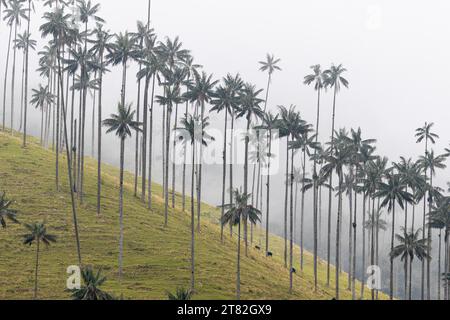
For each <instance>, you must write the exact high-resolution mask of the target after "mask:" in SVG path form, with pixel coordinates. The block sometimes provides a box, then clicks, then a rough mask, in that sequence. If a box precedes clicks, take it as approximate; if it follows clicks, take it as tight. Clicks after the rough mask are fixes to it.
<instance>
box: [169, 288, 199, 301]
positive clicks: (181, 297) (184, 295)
mask: <svg viewBox="0 0 450 320" xmlns="http://www.w3.org/2000/svg"><path fill="white" fill-rule="evenodd" d="M192 296H193V292H192V291H191V290H189V289H184V288H177V291H176V292H175V294H172V293H170V292H168V293H167V297H168V298H169V300H173V301H189V300H191V299H192Z"/></svg>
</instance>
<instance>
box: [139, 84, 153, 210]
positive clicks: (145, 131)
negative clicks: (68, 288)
mask: <svg viewBox="0 0 450 320" xmlns="http://www.w3.org/2000/svg"><path fill="white" fill-rule="evenodd" d="M150 81H151V77H150V76H146V77H145V86H144V105H143V106H142V108H143V116H142V123H143V126H142V127H143V130H142V186H141V189H142V190H141V201H142V202H143V203H144V202H145V195H146V184H147V180H146V179H147V138H148V124H147V123H148V94H149V87H150Z"/></svg>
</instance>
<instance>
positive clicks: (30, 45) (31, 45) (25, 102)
mask: <svg viewBox="0 0 450 320" xmlns="http://www.w3.org/2000/svg"><path fill="white" fill-rule="evenodd" d="M31 8H33V10H34V3H32V0H28V18H27V31H26V33H24V35H26V40H27V41H26V46H25V47H24V50H25V56H24V59H25V80H24V82H25V84H24V89H23V90H24V93H23V95H24V98H23V109H24V110H23V111H24V112H23V147H26V145H27V117H28V81H29V80H28V77H29V57H30V49H33V50H35V46H36V42H34V43H33V41H34V40H31V39H30V36H31V34H30V25H31Z"/></svg>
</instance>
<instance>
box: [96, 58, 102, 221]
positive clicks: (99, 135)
mask: <svg viewBox="0 0 450 320" xmlns="http://www.w3.org/2000/svg"><path fill="white" fill-rule="evenodd" d="M100 66H101V67H103V50H101V52H100ZM102 93H103V71H102V70H100V78H99V84H98V124H97V125H98V128H97V130H98V132H97V139H98V141H97V143H98V148H97V215H100V205H101V195H102Z"/></svg>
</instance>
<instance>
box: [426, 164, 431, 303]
mask: <svg viewBox="0 0 450 320" xmlns="http://www.w3.org/2000/svg"><path fill="white" fill-rule="evenodd" d="M432 189H433V172H432V171H431V170H430V190H429V191H428V212H431V207H432V204H433V196H432V195H431V190H432ZM431 230H432V229H431V224H428V236H427V254H428V257H430V258H427V259H426V260H427V300H431V239H432V237H433V234H432V232H431Z"/></svg>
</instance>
